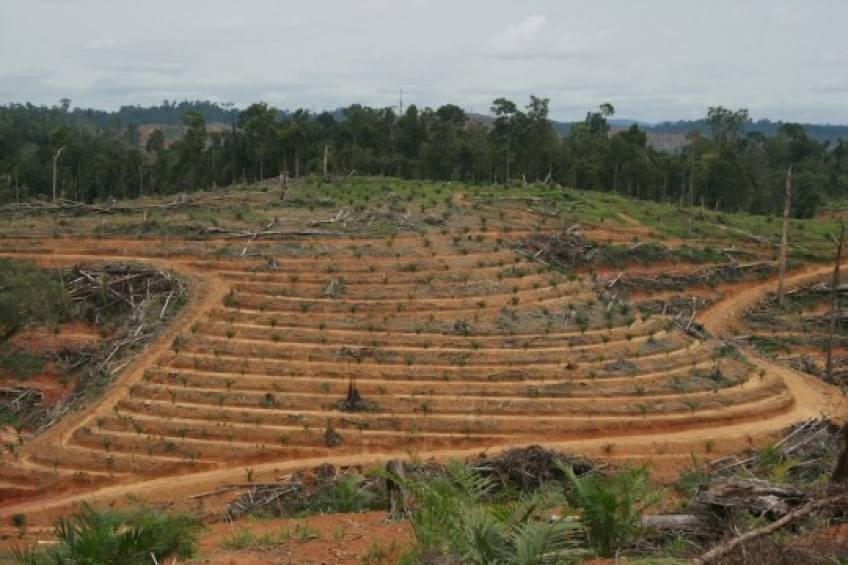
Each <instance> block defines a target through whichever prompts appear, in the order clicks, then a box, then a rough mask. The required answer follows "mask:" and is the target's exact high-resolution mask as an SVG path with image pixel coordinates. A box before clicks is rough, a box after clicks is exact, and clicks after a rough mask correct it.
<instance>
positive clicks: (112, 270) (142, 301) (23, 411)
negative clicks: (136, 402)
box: [4, 263, 188, 435]
mask: <svg viewBox="0 0 848 565" xmlns="http://www.w3.org/2000/svg"><path fill="white" fill-rule="evenodd" d="M57 276H59V277H60V279H61V280H62V282H63V284H64V286H65V288H66V289H67V292H68V295H69V297H70V299H71V301H72V303H73V305H74V306H73V307H72V308H71V310H72V312H71V314H70V316H72V317H73V318H74V319H84V320H87V321H89V322H92V323H95V324H97V325H99V326H100V327H101V328H104V332H105V331H107V329H108V333H106V334H105V335H106V337H107V339H105V340H104V341H102V342H101V344H100V346H98V347H95V348H74V349H68V348H62V349H61V350H59V351H58V352H53V353H51V356H52V357H53V358H52V359H51V360H53V361H56V362H58V363H60V365H61V366H62V367H63V371H64V372H65V373H66V374H72V375H76V376H77V379H76V385H75V387H74V390H73V392H72V393H71V394H69V395H67V396H65V397H64V398H62V399H61V400H60V401H59V402H57V403H55V404H54V405H52V406H48V405H45V404H43V403H40V402H27V403H25V404H22V402H21V401H22V399H17V404H15V403H14V401H13V404H12V405H11V407H12V408H15V407H17V411H16V416H17V417H18V421H19V422H20V425H21V427H22V428H25V429H27V430H29V431H30V434H32V435H35V434H38V433H41V432H42V431H44V430H45V429H47V428H48V427H50V426H52V425H53V424H54V423H56V422H57V421H59V419H61V417H62V416H63V415H64V414H65V413H67V412H68V410H70V409H71V408H72V407H73V406H74V405H75V404H76V403H77V402H79V401H80V400H81V399H82V398H84V397H86V396H88V395H91V394H99V393H100V392H101V391H103V390H105V389H106V387H107V386H108V385H109V383H110V382H111V381H112V379H113V378H114V377H115V376H116V375H117V374H118V373H120V371H122V370H123V369H124V368H125V367H127V366H128V365H129V364H130V363H131V362H132V359H133V358H134V355H132V354H131V352H133V351H139V350H141V349H142V348H143V347H144V345H145V344H147V343H148V342H149V341H150V339H151V338H152V337H153V336H154V335H155V334H156V332H157V331H158V330H159V329H160V328H161V327H163V325H164V323H165V322H166V321H167V319H168V318H169V317H170V316H171V315H172V314H173V313H174V311H175V310H176V309H177V308H179V306H180V305H182V304H183V303H184V302H185V301H186V299H187V295H188V287H187V286H186V284H185V283H184V282H183V281H182V280H180V279H179V278H178V277H176V276H175V275H174V274H173V273H169V272H166V271H159V270H155V269H150V268H147V267H143V266H140V265H133V264H124V263H105V264H102V265H78V266H76V267H74V268H73V269H70V270H69V271H68V270H63V271H62V272H60V273H59V274H58V275H57ZM27 398H35V397H32V396H28V397H27ZM4 406H5V405H4Z"/></svg>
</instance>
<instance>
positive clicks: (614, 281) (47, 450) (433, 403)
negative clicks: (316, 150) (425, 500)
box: [0, 180, 848, 535]
mask: <svg viewBox="0 0 848 565" xmlns="http://www.w3.org/2000/svg"><path fill="white" fill-rule="evenodd" d="M373 182H374V186H372V190H373V192H374V193H375V196H374V197H373V200H372V201H371V203H370V204H365V203H363V204H362V205H361V206H360V207H359V208H357V204H356V203H355V202H353V201H351V202H349V203H346V204H344V205H343V206H341V205H337V206H336V208H333V209H331V208H329V207H326V209H325V210H323V211H322V209H321V208H320V205H321V202H322V201H321V200H320V199H319V197H318V196H315V195H314V194H312V193H311V192H310V190H311V187H301V188H299V190H300V191H301V193H298V192H296V193H295V195H294V197H293V198H301V200H300V201H299V203H298V204H297V205H291V204H290V203H289V204H285V205H284V204H281V203H279V202H278V201H277V200H276V197H275V196H274V195H272V194H269V193H266V192H244V193H238V192H237V193H229V194H226V195H221V194H217V195H212V196H211V197H210V196H208V195H207V196H206V197H198V198H197V199H196V200H194V201H191V202H189V203H185V202H183V203H182V204H181V205H174V206H173V207H172V206H170V205H169V203H147V206H148V207H147V208H144V209H143V217H142V216H141V214H142V208H137V209H135V210H130V209H126V210H121V209H117V210H114V211H109V212H108V213H106V212H102V211H101V213H100V214H97V215H94V214H92V213H84V214H81V215H75V214H72V213H70V212H68V211H67V210H65V211H63V212H56V211H52V210H44V211H42V210H39V211H37V212H36V213H34V214H31V215H24V216H23V218H18V219H14V220H12V221H10V223H7V224H6V225H4V227H3V229H2V232H3V237H2V239H0V254H2V255H5V256H11V257H18V258H22V259H27V260H32V261H36V262H38V263H39V264H41V265H43V266H45V267H50V268H60V267H64V268H68V267H70V266H72V265H75V264H79V263H94V262H97V261H105V260H110V261H115V260H119V261H122V262H138V263H141V264H145V265H151V266H154V267H156V268H158V269H163V270H168V271H172V272H174V273H175V274H177V275H179V276H181V277H182V278H183V279H184V280H185V281H186V283H187V284H188V285H189V287H190V288H191V298H190V300H189V302H188V304H187V305H186V306H185V307H184V308H183V309H182V310H181V312H180V313H179V315H178V316H177V318H176V319H175V320H174V321H173V322H172V323H171V324H170V325H169V326H168V327H166V328H164V329H162V330H161V331H160V333H159V334H158V335H157V337H156V338H155V339H154V341H153V342H152V343H151V344H150V345H149V346H148V347H147V348H145V349H144V350H143V351H138V352H136V357H135V358H133V359H132V362H131V364H129V365H128V366H127V367H126V368H125V369H124V370H122V371H120V372H119V374H117V375H116V376H115V382H114V384H113V385H112V386H111V387H110V388H109V390H108V391H107V392H106V393H105V394H104V395H103V396H102V397H100V398H99V399H98V400H97V401H96V402H92V403H89V404H88V405H86V406H84V407H82V408H81V409H79V411H76V412H74V413H70V414H68V415H67V416H66V417H65V418H64V419H63V420H62V421H60V422H59V423H58V424H56V425H55V426H53V427H51V428H49V429H48V430H46V431H45V432H43V433H41V434H39V435H37V436H34V437H32V438H27V439H26V440H25V441H23V443H22V444H21V445H16V446H14V449H12V448H9V449H7V450H6V452H4V453H3V459H2V467H0V500H2V502H3V504H2V509H0V523H2V528H0V531H3V532H5V533H8V534H10V535H11V534H13V533H15V532H16V530H15V529H14V528H13V527H12V526H11V523H10V517H11V516H13V515H14V514H21V513H23V514H26V515H27V518H28V521H29V523H30V524H31V525H32V528H31V530H32V532H37V531H38V529H39V528H40V527H41V526H46V525H47V524H49V519H50V518H52V517H53V516H55V515H56V514H58V513H60V512H64V511H67V509H68V508H69V507H70V506H71V505H73V504H75V503H77V502H79V501H82V500H99V501H102V502H104V503H110V502H113V501H117V502H119V503H120V502H121V501H122V500H124V499H125V497H126V496H128V495H132V496H138V497H141V498H143V499H147V500H151V501H154V502H169V503H171V504H174V505H177V506H183V507H189V506H192V505H197V504H201V503H199V502H198V501H197V500H190V499H189V498H188V497H189V496H190V495H194V494H198V493H203V492H209V491H214V490H215V489H216V488H218V487H219V486H221V485H222V484H225V483H229V484H232V483H245V482H256V481H269V480H273V479H274V478H275V477H278V476H281V475H285V474H287V473H290V472H291V471H292V470H294V469H296V468H301V467H309V466H313V465H316V464H318V463H320V462H324V461H330V462H333V463H334V464H337V465H345V464H364V465H368V464H371V463H373V462H375V461H381V460H385V459H387V458H390V457H409V456H410V455H413V454H414V455H417V456H421V457H428V456H435V457H440V458H444V457H448V456H451V455H457V456H461V455H464V454H467V453H477V452H479V451H481V450H498V449H502V448H506V447H509V446H514V445H520V444H529V443H539V444H545V445H550V446H557V447H560V448H563V449H566V450H569V451H574V452H580V453H586V454H589V455H593V456H597V457H606V458H612V459H616V460H629V459H639V460H644V459H651V460H653V461H654V462H655V465H656V466H657V468H658V469H660V471H662V470H663V469H665V470H667V471H671V470H674V469H677V468H679V467H681V466H683V465H685V464H687V463H688V462H689V458H690V454H692V453H697V454H700V455H708V454H718V453H722V452H728V451H731V450H733V449H737V448H739V447H740V446H743V445H748V444H751V443H756V442H760V441H762V440H764V439H765V438H767V437H769V435H770V434H772V433H774V432H776V431H777V430H779V429H781V428H782V427H784V426H786V425H788V424H790V423H792V422H794V421H797V420H800V419H803V418H807V417H818V416H820V415H821V414H822V413H824V414H825V415H828V416H834V417H841V416H843V415H844V414H846V413H848V410H846V403H845V399H844V397H843V396H842V395H841V394H840V392H839V390H838V389H837V388H834V387H830V386H828V385H825V384H824V383H822V382H821V381H820V380H819V379H816V378H814V377H812V376H809V375H805V374H802V373H798V372H796V371H793V370H791V369H789V368H787V367H786V366H785V365H783V364H780V363H777V362H775V361H774V360H772V359H769V358H766V357H763V356H759V355H756V354H751V353H750V352H748V351H747V350H744V349H742V348H740V347H739V346H738V345H737V344H736V342H735V341H734V340H732V339H728V340H725V339H724V338H730V337H732V333H733V331H734V330H735V331H737V332H738V331H739V330H738V328H740V320H741V316H742V313H743V311H744V310H745V309H747V308H750V307H751V306H752V305H754V304H755V303H757V302H758V301H759V300H760V299H761V297H762V296H763V294H764V293H765V292H766V291H767V290H773V289H774V286H775V280H774V278H773V277H771V276H770V275H766V276H765V277H760V278H754V279H750V278H745V279H742V280H739V281H730V282H727V281H725V280H722V279H721V278H717V279H709V280H707V279H703V278H699V276H693V274H694V275H697V274H698V273H703V272H704V269H709V268H711V267H716V266H726V264H727V255H725V256H722V257H721V258H720V259H714V260H712V261H710V260H709V259H699V260H698V262H697V263H696V262H693V261H687V260H685V258H684V259H680V257H678V256H676V255H673V256H670V257H671V259H670V258H669V257H659V258H657V259H656V260H653V259H651V256H649V255H639V253H640V248H641V247H642V242H645V241H647V240H652V239H656V240H657V241H658V242H661V244H662V246H663V247H664V248H667V249H676V248H679V247H680V246H682V245H683V244H688V245H695V244H697V245H699V246H701V247H704V246H712V247H713V248H715V249H723V248H730V247H731V246H733V250H732V253H735V252H737V251H740V250H741V251H744V252H745V253H746V254H747V255H746V258H747V259H750V261H751V262H767V263H768V262H771V259H772V255H773V246H772V245H770V244H768V242H767V243H765V244H764V243H763V242H762V241H760V240H759V239H758V238H764V239H768V237H767V236H761V235H759V234H754V233H748V232H745V233H740V229H741V228H737V227H734V226H732V225H731V226H728V225H726V224H724V223H721V222H710V221H708V220H703V221H697V217H696V222H695V233H692V232H693V222H692V220H691V219H690V220H689V223H688V233H686V234H684V233H682V232H678V233H674V232H672V231H671V230H672V229H673V226H670V230H669V232H668V233H662V232H661V231H660V230H659V229H658V228H656V227H652V226H651V225H650V224H649V223H647V222H646V221H645V217H647V216H648V215H650V214H653V217H654V218H658V219H659V222H658V223H662V222H663V221H666V222H668V223H671V222H670V220H663V219H662V218H661V217H660V216H661V214H665V213H668V214H671V213H672V212H671V211H670V209H669V212H658V211H656V210H653V211H640V210H636V212H638V213H639V214H644V217H642V218H639V215H638V214H637V213H633V214H631V215H627V216H618V215H614V214H613V215H614V216H615V217H614V218H613V217H612V215H610V216H607V217H606V218H605V217H604V214H603V213H598V211H597V210H596V209H594V208H591V206H598V204H597V202H594V201H592V202H590V201H584V202H580V201H577V202H575V201H568V200H566V203H565V204H564V205H562V206H560V205H559V204H556V205H555V208H554V209H553V211H552V210H551V207H550V205H549V204H548V203H547V202H545V201H544V200H543V199H542V198H541V197H538V198H539V200H538V201H537V200H532V199H527V200H525V199H523V197H518V198H517V199H515V200H512V199H503V200H501V199H499V198H493V197H487V196H485V195H483V196H477V197H476V198H475V197H474V196H472V195H470V194H464V193H459V192H454V193H453V194H451V193H450V192H449V190H450V189H449V188H447V189H445V192H444V193H441V195H440V196H439V198H440V200H438V201H436V199H435V197H434V198H432V199H431V200H430V201H427V202H429V203H427V204H424V205H421V207H420V208H418V207H417V206H416V207H415V208H414V210H412V211H411V210H410V209H412V208H413V206H412V205H411V204H410V205H408V206H407V205H400V204H398V194H396V193H395V192H393V191H392V190H389V189H388V188H386V187H385V186H382V185H381V184H380V183H383V182H384V181H381V180H377V181H373ZM366 188H367V185H366ZM413 190H414V189H413ZM422 190H423V189H422ZM364 193H365V194H367V190H365V191H364ZM342 194H343V192H342ZM337 198H341V197H340V196H338V197H337ZM416 198H421V196H418V197H416ZM367 201H368V199H366V200H365V202H367ZM310 202H311V203H312V204H310ZM315 202H318V203H319V204H318V205H319V209H318V211H316V210H315ZM156 206H161V207H156ZM310 206H311V207H312V209H310ZM339 208H341V209H342V212H338V209H339ZM345 211H346V212H345ZM154 214H158V216H155V215H154ZM345 214H347V215H345ZM151 216H152V217H151ZM578 220H579V222H578ZM576 223H580V224H581V234H582V235H581V237H585V238H586V240H588V241H595V242H598V243H602V244H607V243H610V242H620V243H621V244H622V246H621V247H622V248H623V251H622V257H623V259H621V261H622V263H621V264H614V263H612V262H610V261H607V262H605V263H601V264H582V265H555V264H553V263H552V262H550V261H545V262H544V263H543V262H541V256H540V255H539V256H535V257H534V256H532V255H528V254H524V253H522V250H523V249H525V248H526V247H525V246H524V244H523V242H525V241H526V240H527V238H530V237H531V236H535V235H538V234H545V233H561V232H563V231H564V230H566V229H568V228H569V227H572V226H574V225H575V224H576ZM681 229H683V228H681ZM181 230H182V232H181ZM698 230H702V231H701V232H699V231H698ZM708 230H709V231H708ZM734 230H735V231H734ZM728 232H732V233H731V235H728ZM163 233H164V234H165V235H160V234H163ZM746 234H747V235H746ZM821 239H823V240H824V239H825V238H824V237H822V238H821ZM816 242H818V240H814V241H813V243H810V244H809V245H807V247H806V249H807V250H808V251H809V250H810V249H814V244H816V245H819V246H820V248H821V249H826V248H827V244H826V240H825V241H823V242H818V243H816ZM737 243H738V246H737ZM628 248H630V253H631V255H632V257H633V258H634V259H632V260H628V259H627V255H626V251H627V249H628ZM516 250H518V252H517V251H516ZM642 251H644V250H642ZM730 253H731V251H728V254H730ZM640 257H643V258H641V259H640ZM731 262H732V261H731ZM829 271H830V267H827V266H826V265H824V264H821V265H814V266H811V267H808V268H807V269H796V270H795V271H793V272H792V273H790V279H789V283H790V284H789V286H790V288H791V287H794V286H796V285H798V284H801V283H807V282H809V281H810V280H816V279H817V278H823V277H826V276H827V274H828V273H829ZM674 275H679V276H680V277H681V279H680V280H681V281H683V280H684V279H685V280H687V281H688V283H686V284H684V283H682V282H680V283H676V286H673V287H670V288H665V287H659V286H658V287H656V288H655V287H652V286H651V284H653V283H656V282H657V281H658V277H660V276H674ZM686 277H689V278H688V279H686ZM652 281H653V282H652ZM660 282H661V281H660ZM628 284H629V285H630V286H626V285H628ZM625 289H629V290H625ZM681 297H682V298H681ZM692 297H695V298H694V299H692ZM675 298H680V299H681V300H682V302H684V303H689V302H691V303H692V304H696V305H699V306H697V307H696V308H695V310H696V314H697V315H696V317H695V321H700V322H701V323H702V324H703V325H704V327H705V329H706V330H707V332H708V333H709V334H710V336H711V337H705V338H701V337H698V336H696V335H693V333H692V332H687V331H684V329H685V328H687V327H690V326H691V324H690V321H689V318H690V316H691V312H690V311H681V310H679V309H675V308H674V306H673V305H674V304H675V300H674V299H675ZM657 300H658V301H661V302H663V303H667V304H668V305H670V306H669V308H667V309H666V308H663V309H662V310H660V311H657V312H655V311H653V310H652V309H650V308H648V307H647V306H646V305H647V304H648V303H649V302H650V301H657ZM681 300H678V302H680V301H681ZM704 304H708V305H709V306H708V307H707V308H706V309H703V305H704ZM642 306H644V307H642ZM663 310H665V311H666V313H665V314H663V313H662V311H663ZM67 335H68V337H69V338H71V337H73V334H72V333H68V334H67ZM62 336H63V333H62V332H60V333H59V334H58V335H56V336H55V337H56V339H58V340H61V338H62ZM352 386H354V387H355V389H356V391H357V392H358V394H359V395H360V396H361V402H358V403H355V405H354V406H345V400H346V399H349V397H348V394H349V391H350V388H351V387H352ZM328 429H331V430H332V431H333V432H335V435H332V434H330V436H332V440H331V441H328V434H327V431H328ZM231 496H232V491H228V492H227V493H225V494H224V495H223V496H221V497H209V498H204V499H202V504H203V505H204V506H203V510H204V511H206V512H210V513H212V512H216V511H217V510H218V509H220V507H221V505H222V504H224V503H225V502H226V500H227V497H231Z"/></svg>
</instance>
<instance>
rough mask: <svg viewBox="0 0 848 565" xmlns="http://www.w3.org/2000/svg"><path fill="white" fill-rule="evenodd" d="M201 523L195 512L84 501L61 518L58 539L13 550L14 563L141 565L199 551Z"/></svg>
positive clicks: (11, 554)
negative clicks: (99, 505) (98, 505)
mask: <svg viewBox="0 0 848 565" xmlns="http://www.w3.org/2000/svg"><path fill="white" fill-rule="evenodd" d="M201 529H202V526H201V524H200V521H199V520H198V519H197V518H196V517H195V516H193V515H190V514H182V513H171V512H167V511H165V510H160V509H156V508H147V507H135V508H130V509H127V510H118V509H115V508H106V509H99V508H95V507H93V506H90V505H89V504H87V503H84V504H83V506H82V508H80V510H78V511H77V512H75V513H74V514H73V515H71V516H63V517H60V518H59V519H58V520H56V523H55V526H54V533H55V535H56V538H57V544H56V545H54V546H50V547H46V548H32V547H27V548H25V549H19V548H18V549H14V550H12V551H11V552H10V553H9V554H8V555H7V556H6V558H7V559H12V560H13V562H15V563H24V564H27V565H58V564H62V563H91V564H98V563H104V564H105V563H121V564H123V565H142V564H145V565H146V564H148V563H150V562H151V556H152V558H153V560H154V561H157V562H159V563H162V562H164V561H165V560H167V559H169V558H172V557H177V558H180V559H185V558H188V557H192V556H194V555H195V554H196V553H197V546H198V543H197V540H198V536H199V534H200V531H201Z"/></svg>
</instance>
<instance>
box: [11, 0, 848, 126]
mask: <svg viewBox="0 0 848 565" xmlns="http://www.w3.org/2000/svg"><path fill="white" fill-rule="evenodd" d="M846 29H848V1H845V0H708V1H707V0H701V1H695V0H535V1H534V0H488V1H485V0H392V1H389V0H301V1H291V0H241V1H233V0H228V1H223V0H132V1H129V0H0V104H7V103H24V102H31V103H33V104H37V105H42V104H43V105H54V104H58V101H59V99H61V98H70V99H71V100H72V105H73V106H75V107H76V106H79V107H94V108H102V109H117V108H118V107H119V106H121V105H134V104H139V105H142V106H149V105H158V104H159V103H161V102H162V101H163V100H165V99H168V100H174V99H176V100H184V99H188V100H211V101H214V102H221V103H223V102H234V103H235V104H236V105H237V106H239V107H242V108H243V107H246V106H247V105H249V104H251V103H253V102H259V101H264V102H267V103H268V104H270V105H272V106H276V107H278V108H282V109H292V110H293V109H296V108H307V109H313V110H319V111H320V110H324V109H334V108H337V107H340V106H348V105H350V104H352V103H361V104H364V105H368V106H374V107H384V106H392V105H397V104H398V103H399V97H400V91H401V90H403V101H404V105H405V106H407V105H409V104H410V103H414V104H417V105H419V106H422V107H423V106H430V107H433V108H437V107H438V106H440V105H442V104H446V103H453V104H457V105H459V106H462V107H463V108H465V109H466V110H468V111H475V112H480V113H488V110H489V107H490V106H491V102H492V100H494V99H495V98H498V97H501V96H503V97H507V98H509V99H511V100H513V101H515V102H516V103H519V104H521V105H523V104H526V102H527V99H528V97H529V95H530V94H534V95H536V96H541V97H544V98H549V99H550V101H551V102H550V107H551V117H553V118H555V119H561V120H576V119H582V118H583V117H584V116H585V114H586V111H587V110H594V109H596V108H597V106H598V105H599V104H602V103H604V102H610V103H612V104H613V105H614V106H615V109H616V116H617V117H626V118H633V119H641V120H646V121H662V120H673V119H695V118H700V117H703V116H705V115H706V110H707V107H709V106H717V105H722V106H726V107H728V108H732V109H737V108H748V109H749V111H750V113H751V116H752V117H753V118H754V119H755V120H757V119H761V118H770V119H773V120H778V119H779V120H785V121H799V122H813V123H834V124H836V123H839V124H848V32H846Z"/></svg>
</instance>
